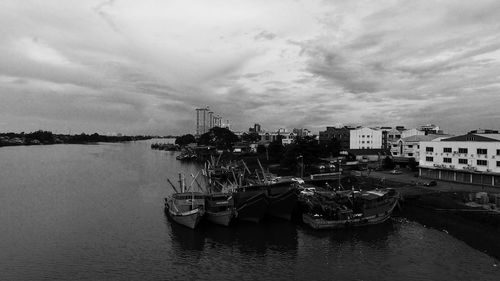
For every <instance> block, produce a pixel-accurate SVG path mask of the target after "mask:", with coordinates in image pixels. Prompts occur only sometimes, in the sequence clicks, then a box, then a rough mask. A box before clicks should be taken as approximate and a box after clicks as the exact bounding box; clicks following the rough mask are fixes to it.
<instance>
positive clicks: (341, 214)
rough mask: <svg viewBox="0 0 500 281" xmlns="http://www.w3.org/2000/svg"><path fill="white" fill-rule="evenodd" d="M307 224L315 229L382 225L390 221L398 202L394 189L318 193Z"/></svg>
mask: <svg viewBox="0 0 500 281" xmlns="http://www.w3.org/2000/svg"><path fill="white" fill-rule="evenodd" d="M316 194H317V196H318V197H317V198H316V199H319V200H316V201H315V202H313V203H312V205H311V209H310V211H309V212H307V213H304V214H303V215H302V220H303V221H304V223H306V224H307V225H309V226H310V227H312V228H314V229H338V228H347V227H360V226H367V225H373V224H379V223H383V222H385V221H387V220H388V219H389V218H390V217H391V215H392V211H393V210H394V208H395V206H396V205H397V204H398V200H399V194H398V193H397V192H396V191H395V190H393V189H376V190H370V191H343V192H325V193H320V192H316Z"/></svg>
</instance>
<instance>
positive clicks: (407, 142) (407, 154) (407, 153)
mask: <svg viewBox="0 0 500 281" xmlns="http://www.w3.org/2000/svg"><path fill="white" fill-rule="evenodd" d="M444 137H450V136H444V135H413V136H410V137H405V138H401V139H399V140H397V141H396V142H394V143H393V144H392V146H391V155H392V157H393V158H394V160H395V161H396V162H408V161H409V159H410V158H413V159H415V161H417V162H418V161H419V160H420V142H423V141H432V140H435V139H437V138H444Z"/></svg>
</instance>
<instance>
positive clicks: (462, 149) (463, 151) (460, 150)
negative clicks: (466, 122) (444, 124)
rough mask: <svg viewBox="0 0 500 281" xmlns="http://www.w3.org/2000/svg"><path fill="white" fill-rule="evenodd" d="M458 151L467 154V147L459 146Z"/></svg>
mask: <svg viewBox="0 0 500 281" xmlns="http://www.w3.org/2000/svg"><path fill="white" fill-rule="evenodd" d="M458 153H465V154H467V148H459V149H458Z"/></svg>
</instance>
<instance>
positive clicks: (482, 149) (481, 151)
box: [477, 148, 488, 154]
mask: <svg viewBox="0 0 500 281" xmlns="http://www.w3.org/2000/svg"><path fill="white" fill-rule="evenodd" d="M477 154H488V149H485V148H478V149H477Z"/></svg>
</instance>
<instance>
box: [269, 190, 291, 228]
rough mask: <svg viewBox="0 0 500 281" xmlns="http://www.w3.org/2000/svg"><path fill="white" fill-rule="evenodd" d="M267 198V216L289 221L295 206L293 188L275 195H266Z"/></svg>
mask: <svg viewBox="0 0 500 281" xmlns="http://www.w3.org/2000/svg"><path fill="white" fill-rule="evenodd" d="M268 197H269V207H268V208H267V214H268V215H269V216H271V217H275V218H280V219H285V220H291V219H292V212H293V209H294V208H295V206H296V205H297V190H296V189H295V188H290V189H288V190H287V191H285V192H283V193H280V194H276V195H271V194H270V195H268Z"/></svg>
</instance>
